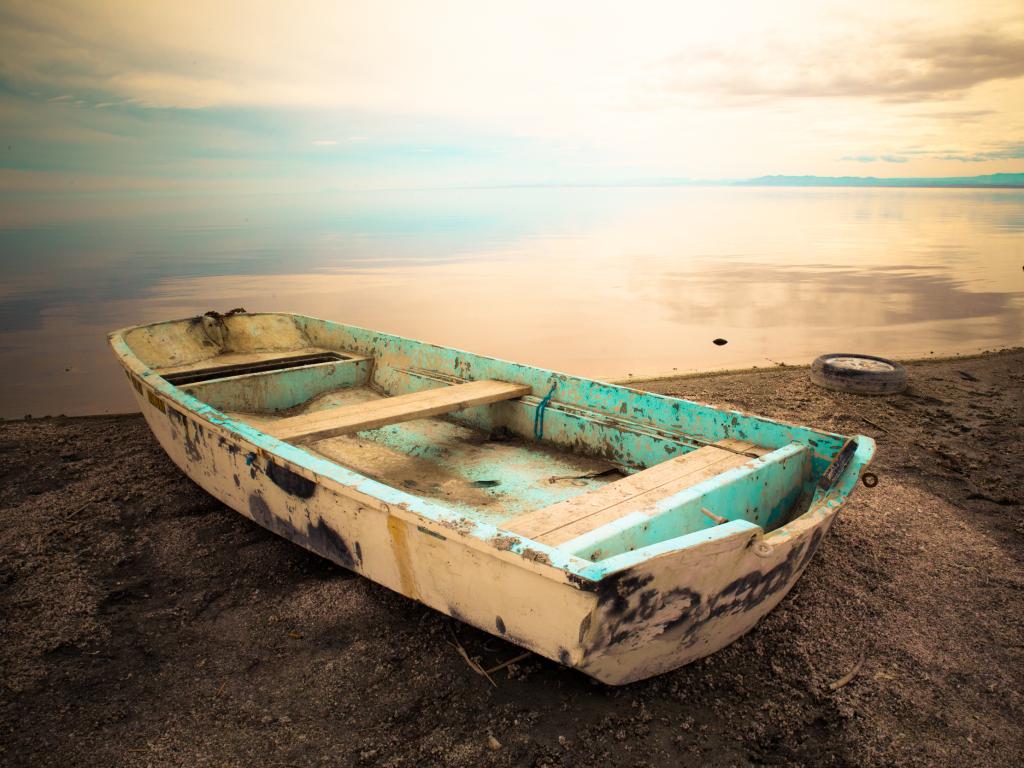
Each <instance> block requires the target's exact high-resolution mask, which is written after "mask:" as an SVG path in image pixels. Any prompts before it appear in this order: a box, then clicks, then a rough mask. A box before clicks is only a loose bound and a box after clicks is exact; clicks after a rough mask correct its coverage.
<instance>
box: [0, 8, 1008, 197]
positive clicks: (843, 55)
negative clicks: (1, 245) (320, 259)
mask: <svg viewBox="0 0 1024 768" xmlns="http://www.w3.org/2000/svg"><path fill="white" fill-rule="evenodd" d="M0 140H2V143H0V151H2V152H3V155H2V156H3V158H4V159H3V162H2V163H0V194H4V195H5V196H7V197H10V196H18V195H33V194H50V193H54V192H69V191H70V192H78V193H83V194H94V193H97V192H111V191H115V192H130V193H152V192H192V191H197V190H210V191H229V192H230V191H237V190H251V191H262V190H267V191H289V190H319V189H379V188H382V189H387V188H409V187H414V188H415V187H446V186H454V187H458V186H477V185H479V186H492V185H498V186H500V185H515V184H590V183H629V182H632V181H637V180H649V179H667V178H686V179H729V178H750V177H756V176H760V175H765V174H792V175H798V174H814V175H835V176H838V175H856V176H868V175H871V176H889V177H892V176H900V177H906V176H965V175H975V174H987V173H995V172H1021V171H1024V4H1022V3H1020V0H1010V1H1009V2H1002V1H1000V2H995V1H989V0H974V1H973V2H970V3H966V2H963V0H956V2H948V1H947V0H927V1H923V0H914V1H913V2H910V1H908V0H860V1H859V2H856V3H854V2H815V3H808V2H806V1H804V2H790V1H789V0H775V1H773V2H770V3H769V2H763V1H762V2H730V1H729V0H722V1H720V2H716V3H711V2H707V1H706V0H703V1H702V2H686V1H682V0H675V1H673V2H645V1H643V0H631V1H630V2H619V3H606V2H599V1H598V0H588V1H587V2H576V1H574V0H564V1H562V2H550V0H548V1H546V2H532V1H531V0H517V2H515V3H511V2H480V1H479V0H475V1H471V2H445V1H443V0H431V1H430V2H427V1H426V0H423V1H422V2H411V1H409V2H391V1H390V0H374V1H373V2H344V0H331V1H329V2H320V1H319V0H317V1H315V2H314V1H309V2H300V1H296V2H288V3H286V2H262V1H261V0H245V1H244V2H220V1H218V0H202V1H200V0H179V1H178V2H141V3H140V2H137V0H88V1H87V2H70V1H66V0H52V1H51V2H46V3H41V2H23V1H22V0H5V2H4V3H3V5H2V6H0Z"/></svg>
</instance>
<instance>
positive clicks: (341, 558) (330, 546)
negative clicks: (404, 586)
mask: <svg viewBox="0 0 1024 768" xmlns="http://www.w3.org/2000/svg"><path fill="white" fill-rule="evenodd" d="M249 514H250V516H251V517H252V519H253V520H255V521H256V522H257V523H259V524H260V525H262V526H263V527H264V528H266V529H267V530H268V531H271V532H273V533H276V534H277V535H278V536H281V537H282V538H285V539H288V540H289V541H292V542H295V543H296V544H298V545H300V546H302V547H305V548H306V549H308V550H309V551H311V552H315V553H316V554H318V555H320V556H321V557H326V558H327V559H328V560H332V561H334V562H335V563H337V564H338V565H341V566H344V567H345V568H348V569H350V570H355V569H357V568H358V567H359V566H361V565H362V552H361V551H360V549H359V547H358V545H356V555H355V556H353V554H352V550H351V548H350V547H349V546H348V543H347V542H346V541H345V539H343V538H342V537H341V534H339V533H338V532H337V531H336V530H334V529H333V528H331V527H330V526H329V525H327V523H326V522H325V521H324V520H323V519H321V520H320V521H319V522H318V523H317V524H316V525H310V526H309V527H308V528H307V529H306V530H305V531H302V530H299V529H298V528H296V527H295V526H294V525H292V524H291V521H289V520H287V519H285V518H281V517H278V516H277V515H275V514H274V513H273V512H272V511H271V509H270V507H269V506H268V505H267V502H266V500H265V499H264V498H263V497H262V496H261V495H260V494H259V493H252V494H250V495H249Z"/></svg>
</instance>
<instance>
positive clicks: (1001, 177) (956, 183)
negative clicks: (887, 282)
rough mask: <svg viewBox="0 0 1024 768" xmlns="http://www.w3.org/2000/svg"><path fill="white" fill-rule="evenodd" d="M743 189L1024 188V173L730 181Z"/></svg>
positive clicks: (817, 177) (801, 177) (798, 177)
mask: <svg viewBox="0 0 1024 768" xmlns="http://www.w3.org/2000/svg"><path fill="white" fill-rule="evenodd" d="M729 183H731V184H732V185H733V186H740V187H989V188H1011V189H1014V188H1024V173H989V174H986V175H984V176H946V177H940V178H932V179H929V178H903V179H884V178H883V179H880V178H877V177H875V176H761V177H759V178H756V179H744V180H742V181H733V182H729Z"/></svg>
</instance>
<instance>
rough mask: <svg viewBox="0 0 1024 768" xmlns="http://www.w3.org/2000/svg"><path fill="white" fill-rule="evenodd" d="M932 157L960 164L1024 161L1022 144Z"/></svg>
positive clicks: (938, 154)
mask: <svg viewBox="0 0 1024 768" xmlns="http://www.w3.org/2000/svg"><path fill="white" fill-rule="evenodd" d="M932 157H934V158H936V159H939V160H958V161H960V162H962V163H987V162H989V161H990V160H1024V142H1022V143H1019V144H1009V145H1007V146H1004V147H1001V148H999V149H989V150H983V151H981V152H946V153H935V154H933V155H932Z"/></svg>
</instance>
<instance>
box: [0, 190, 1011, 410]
mask: <svg viewBox="0 0 1024 768" xmlns="http://www.w3.org/2000/svg"><path fill="white" fill-rule="evenodd" d="M1022 235H1024V192H1022V191H1020V190H966V189H948V190H942V189H743V188H726V187H711V188H662V189H622V188H617V189H616V188H609V189H556V188H549V189H543V188H542V189H511V190H510V189H481V190H457V191H408V192H373V193H359V194H356V193H339V192H333V193H324V194H320V195H316V196H309V195H298V194H296V195H266V196H251V197H227V196H210V197H204V198H188V199H185V198H146V197H139V198H134V199H102V200H97V199H95V198H88V199H87V198H81V199H71V198H68V199H63V200H59V201H57V200H29V201H25V200H12V199H6V200H0V369H2V377H0V416H4V417H7V418H11V417H21V416H23V415H25V414H33V415H36V416H40V415H45V414H51V415H55V414H60V413H63V414H69V415H70V414H84V413H102V412H117V411H126V410H132V409H133V408H134V401H133V400H132V398H131V397H130V396H129V390H128V386H127V384H126V382H125V380H124V377H123V376H122V375H121V374H120V370H119V368H118V367H117V365H116V364H115V362H114V358H113V355H112V354H111V353H110V351H109V350H108V348H107V346H106V334H107V332H109V331H111V330H113V329H116V328H119V327H122V326H126V325H134V324H137V323H144V322H150V321H155V320H165V319H171V318H178V317H186V316H191V315H196V314H200V313H202V312H204V311H206V310H209V309H216V310H220V311H225V310H228V309H231V308H233V307H238V306H242V307H245V308H246V309H248V310H250V311H255V310H287V311H293V312H301V313H305V314H310V315H315V316H320V317H325V318H329V319H333V320H339V321H342V322H346V323H351V324H354V325H361V326H366V327H371V328H376V329H380V330H384V331H389V332H392V333H398V334H402V335H405V336H411V337H414V338H419V339H424V340H427V341H431V342H435V343H438V344H443V345H446V346H453V347H459V348H463V349H468V350H472V351H474V352H478V353H481V354H486V355H492V356H496V357H502V358H507V359H512V360H517V361H520V362H525V363H532V364H535V365H539V366H543V367H547V368H554V369H557V370H562V371H567V372H570V373H577V374H583V375H588V376H595V377H622V376H625V375H627V374H633V375H638V376H639V375H644V374H654V373H663V372H669V371H673V370H678V371H680V372H684V371H693V370H701V369H714V368H726V367H738V366H749V365H763V366H772V365H775V364H777V363H781V362H785V363H789V364H794V363H806V362H809V361H810V360H812V359H813V358H814V357H816V356H817V355H818V354H821V353H823V352H833V351H843V352H850V351H853V352H867V353H871V354H879V355H884V356H895V357H901V356H924V355H929V354H936V355H938V354H948V353H954V352H974V351H979V350H983V349H991V348H996V347H1001V346H1007V345H1016V344H1020V343H1022V339H1024V332H1022V331H1024V270H1022V266H1024V237H1022ZM716 338H724V339H726V340H728V344H726V345H724V346H716V345H714V344H713V343H712V340H713V339H716Z"/></svg>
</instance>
